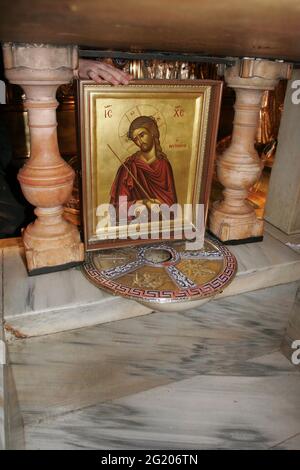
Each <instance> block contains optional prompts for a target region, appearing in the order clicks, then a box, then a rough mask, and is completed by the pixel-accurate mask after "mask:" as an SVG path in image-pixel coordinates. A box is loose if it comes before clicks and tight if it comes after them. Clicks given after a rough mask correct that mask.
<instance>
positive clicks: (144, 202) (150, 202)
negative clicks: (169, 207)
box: [136, 198, 161, 211]
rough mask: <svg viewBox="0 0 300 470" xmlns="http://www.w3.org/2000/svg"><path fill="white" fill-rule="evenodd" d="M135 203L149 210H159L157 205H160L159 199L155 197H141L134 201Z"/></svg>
mask: <svg viewBox="0 0 300 470" xmlns="http://www.w3.org/2000/svg"><path fill="white" fill-rule="evenodd" d="M136 204H138V205H140V206H141V207H146V208H147V209H148V210H149V211H151V210H155V211H159V206H160V205H161V201H160V200H159V199H155V198H151V199H141V200H139V201H136Z"/></svg>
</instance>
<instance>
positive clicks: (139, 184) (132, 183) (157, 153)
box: [110, 116, 177, 208]
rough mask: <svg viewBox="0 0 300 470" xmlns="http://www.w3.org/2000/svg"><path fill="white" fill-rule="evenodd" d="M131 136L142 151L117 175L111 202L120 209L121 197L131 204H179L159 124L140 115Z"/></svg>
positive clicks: (150, 118)
mask: <svg viewBox="0 0 300 470" xmlns="http://www.w3.org/2000/svg"><path fill="white" fill-rule="evenodd" d="M128 137H129V139H131V140H132V141H133V142H134V143H135V145H136V146H137V147H138V148H139V150H138V151H137V152H135V153H134V154H132V155H131V156H130V157H128V158H127V159H126V160H125V161H124V164H122V165H121V166H120V167H119V169H118V171H117V174H116V177H115V180H114V182H113V184H112V187H111V191H110V203H111V204H113V205H114V206H115V207H116V208H117V207H118V203H119V197H121V196H126V197H127V201H128V205H129V206H130V205H132V204H144V205H146V206H147V207H148V208H151V204H167V205H168V206H171V205H172V204H175V203H177V195H176V189H175V182H174V176H173V171H172V167H171V164H170V162H169V160H168V158H167V156H166V154H165V153H164V152H163V151H162V148H161V145H160V135H159V129H158V125H157V122H156V120H155V118H153V117H152V116H139V117H138V118H136V119H134V120H133V121H132V123H131V124H130V126H129V131H128Z"/></svg>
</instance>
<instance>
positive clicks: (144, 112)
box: [118, 104, 167, 153]
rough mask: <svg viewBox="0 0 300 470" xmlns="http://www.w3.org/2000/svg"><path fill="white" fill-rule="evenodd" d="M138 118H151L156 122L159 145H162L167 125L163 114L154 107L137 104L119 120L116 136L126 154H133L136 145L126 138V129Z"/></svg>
mask: <svg viewBox="0 0 300 470" xmlns="http://www.w3.org/2000/svg"><path fill="white" fill-rule="evenodd" d="M139 116H151V117H153V118H154V119H155V120H156V123H157V126H158V129H159V134H160V143H161V144H162V145H163V143H164V141H165V138H166V133H167V123H166V120H165V118H164V116H163V114H162V113H161V112H160V111H159V110H158V109H157V108H155V107H154V106H152V105H150V104H139V105H136V106H134V107H133V108H130V109H129V110H128V111H127V112H126V113H125V114H124V115H123V116H122V118H121V120H120V124H119V129H118V134H119V139H120V142H121V145H122V147H124V148H125V149H126V152H128V153H133V152H135V151H136V150H137V147H136V145H135V144H134V142H132V140H130V139H129V138H128V135H127V134H128V129H129V126H130V124H131V123H132V121H133V120H134V119H136V118H137V117H139Z"/></svg>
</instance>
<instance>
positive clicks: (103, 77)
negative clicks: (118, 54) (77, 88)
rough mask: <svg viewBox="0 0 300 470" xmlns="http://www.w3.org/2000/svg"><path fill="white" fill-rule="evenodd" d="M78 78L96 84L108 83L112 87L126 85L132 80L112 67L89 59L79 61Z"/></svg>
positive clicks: (126, 74)
mask: <svg viewBox="0 0 300 470" xmlns="http://www.w3.org/2000/svg"><path fill="white" fill-rule="evenodd" d="M78 76H79V78H81V79H86V80H87V79H91V80H94V82H96V83H103V82H108V83H111V84H112V85H127V84H128V83H129V82H130V80H132V78H133V77H132V76H131V75H129V74H128V73H126V72H123V70H119V69H117V68H116V67H114V66H113V65H110V64H108V63H106V62H103V61H101V62H100V61H97V60H89V59H79V68H78Z"/></svg>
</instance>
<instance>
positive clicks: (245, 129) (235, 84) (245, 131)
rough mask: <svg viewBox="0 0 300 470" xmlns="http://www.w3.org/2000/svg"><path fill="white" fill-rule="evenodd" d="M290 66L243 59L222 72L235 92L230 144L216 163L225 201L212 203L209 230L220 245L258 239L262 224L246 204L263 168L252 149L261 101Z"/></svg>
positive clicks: (260, 237) (287, 74)
mask: <svg viewBox="0 0 300 470" xmlns="http://www.w3.org/2000/svg"><path fill="white" fill-rule="evenodd" d="M290 72H291V66H290V64H286V63H283V62H278V61H269V60H260V59H243V60H241V61H238V62H237V63H236V64H235V65H234V66H232V67H229V68H227V69H226V71H225V80H226V83H227V85H228V86H230V87H231V88H233V89H234V90H235V93H236V102H235V106H234V108H235V118H234V123H233V134H232V142H231V145H230V146H229V148H228V149H227V150H225V152H224V153H223V155H221V156H220V158H218V160H217V175H218V179H219V181H220V182H221V183H222V185H223V186H224V188H225V189H224V192H223V195H224V199H223V200H222V201H217V202H215V203H214V204H213V207H212V209H211V211H210V216H209V229H210V231H211V232H212V233H213V234H214V235H216V236H217V237H218V238H219V240H221V241H223V242H228V243H229V242H236V241H239V242H245V241H254V240H261V239H262V235H263V221H262V220H259V219H257V217H256V214H255V210H254V208H253V207H252V206H251V204H250V203H249V202H248V201H246V198H247V197H248V194H249V190H250V189H251V187H252V186H253V185H254V184H255V183H256V182H257V180H258V178H259V177H260V174H261V171H262V169H263V165H262V162H261V161H260V158H259V156H258V154H257V152H256V150H255V148H254V142H255V135H256V132H257V125H258V120H259V112H260V108H261V100H262V96H263V92H264V91H265V90H273V89H274V87H275V86H276V84H277V83H278V81H279V80H280V79H281V78H288V77H289V75H290Z"/></svg>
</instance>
